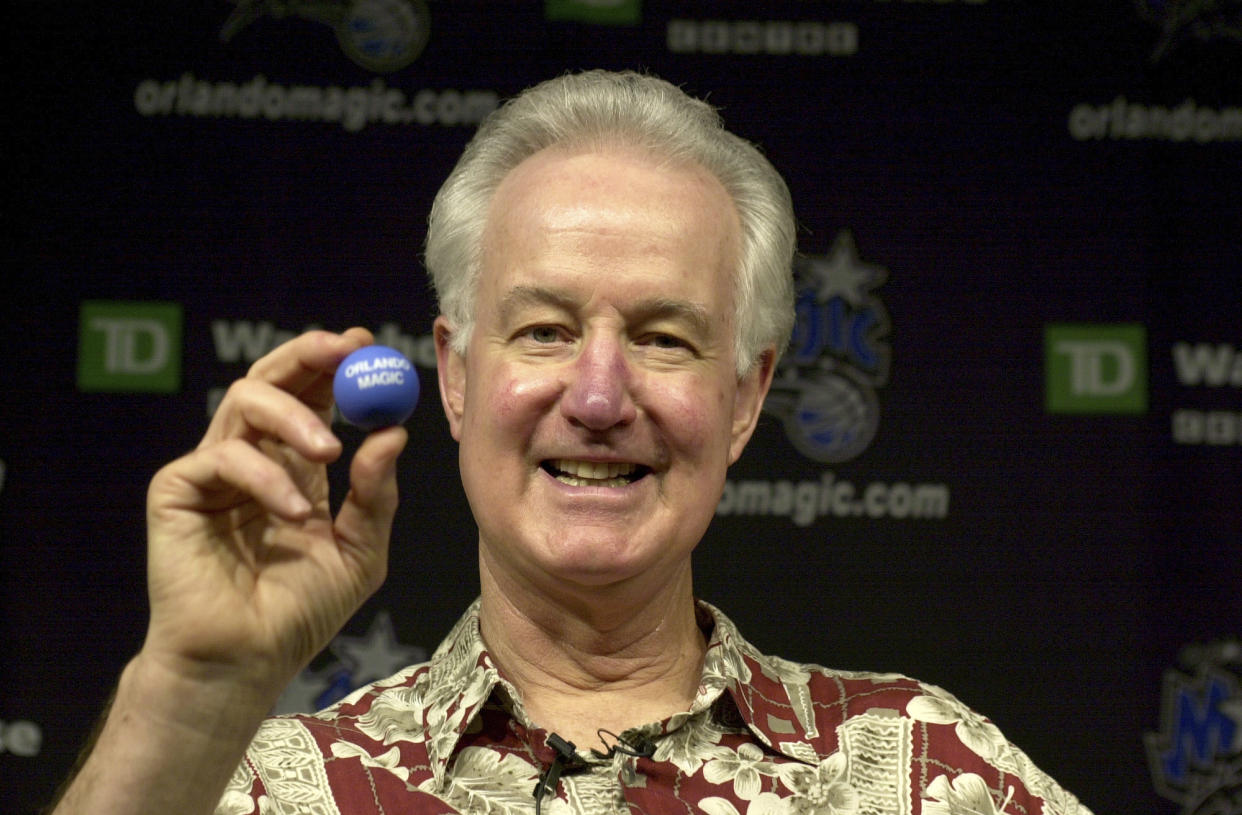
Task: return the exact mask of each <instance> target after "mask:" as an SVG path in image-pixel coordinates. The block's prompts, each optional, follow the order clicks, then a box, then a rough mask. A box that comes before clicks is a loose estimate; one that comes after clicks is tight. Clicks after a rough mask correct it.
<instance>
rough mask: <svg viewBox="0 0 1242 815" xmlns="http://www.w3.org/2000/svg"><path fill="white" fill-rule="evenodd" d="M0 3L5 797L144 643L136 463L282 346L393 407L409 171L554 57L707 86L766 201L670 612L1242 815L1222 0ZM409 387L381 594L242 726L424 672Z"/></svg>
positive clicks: (1131, 804) (1146, 807) (158, 459)
mask: <svg viewBox="0 0 1242 815" xmlns="http://www.w3.org/2000/svg"><path fill="white" fill-rule="evenodd" d="M10 6H11V9H10V11H11V17H12V21H11V24H10V27H9V31H10V33H9V54H10V64H11V70H10V73H9V76H10V79H9V81H8V87H9V95H10V99H11V100H13V102H12V103H11V104H10V105H9V106H8V109H9V122H10V123H9V125H8V126H7V129H8V131H9V136H10V139H9V144H10V147H9V149H8V151H7V153H6V156H5V159H6V160H5V163H6V165H7V168H8V171H9V175H10V182H9V184H8V187H9V190H10V199H9V205H8V207H7V208H6V209H5V222H6V226H7V227H8V228H7V229H6V233H7V234H8V235H9V238H7V239H6V241H7V242H8V245H9V247H10V248H9V251H8V252H7V253H6V260H5V268H6V270H7V271H6V272H5V274H4V275H3V277H4V283H3V284H2V285H3V287H4V292H5V293H4V296H3V300H2V303H3V305H2V306H0V307H2V308H3V315H4V319H3V328H2V330H3V336H4V340H3V351H4V360H5V364H4V365H3V372H2V373H0V377H2V382H3V397H2V404H0V411H2V413H0V420H2V424H0V558H2V560H0V566H2V568H0V581H2V582H0V595H2V597H3V615H2V617H0V632H2V634H3V640H2V641H0V649H2V650H0V671H2V673H0V682H2V691H0V810H2V811H3V812H6V813H9V812H12V813H27V812H33V811H36V810H37V809H38V808H39V807H40V806H41V805H42V803H43V802H45V801H46V800H47V798H48V797H49V796H50V795H51V794H52V792H53V790H54V789H55V788H56V786H57V784H58V782H59V780H60V779H61V778H62V777H63V776H64V775H65V774H66V772H67V771H68V769H69V768H70V766H71V765H72V763H73V761H74V758H75V755H76V754H77V751H78V749H79V747H80V746H81V744H82V743H83V741H84V740H85V739H86V737H87V735H88V733H89V731H90V729H91V727H92V725H93V723H94V721H95V719H96V716H97V714H98V713H99V711H100V709H101V706H102V705H103V704H104V702H105V700H106V698H107V696H108V694H109V692H110V689H111V687H112V685H113V683H114V682H115V680H116V677H117V675H118V673H119V671H120V669H121V667H122V666H123V665H124V663H125V662H126V660H127V659H128V658H129V657H130V656H131V655H132V654H133V653H134V652H135V650H136V649H137V648H138V647H139V646H140V644H141V640H142V636H143V630H144V623H145V616H146V598H145V592H144V575H143V571H144V523H143V502H144V493H145V488H146V483H147V481H148V479H149V478H150V476H151V475H152V474H153V473H154V471H155V470H156V469H157V468H158V467H159V466H160V465H161V464H162V463H163V462H166V461H168V460H169V459H171V458H173V457H175V456H177V455H180V454H181V453H182V452H184V451H185V450H187V449H188V448H190V447H191V446H192V445H194V444H195V442H196V440H197V438H198V436H199V435H200V433H201V432H202V429H203V428H204V427H205V424H206V422H207V419H208V417H209V416H210V414H211V412H212V410H213V408H214V407H215V405H216V404H217V402H218V400H219V399H220V397H221V394H222V392H223V390H224V389H225V388H226V387H227V385H228V383H229V382H230V381H231V380H233V379H234V378H236V377H238V376H240V375H241V374H242V373H243V372H244V371H245V370H246V368H247V366H248V365H249V364H250V363H251V362H253V361H254V360H255V359H256V358H258V357H259V356H261V355H262V354H264V353H265V352H266V351H268V350H269V349H271V348H272V347H273V346H275V345H276V344H277V343H279V342H280V341H281V340H282V339H285V338H288V337H290V336H293V335H295V334H297V333H298V332H301V331H303V330H305V329H307V328H308V327H312V326H322V327H327V328H332V329H343V328H345V327H347V326H350V325H364V326H367V327H369V328H371V329H372V330H373V331H374V332H375V333H376V335H377V336H378V338H379V340H380V341H381V342H383V343H386V344H389V345H393V346H395V347H397V348H399V349H402V350H403V351H405V352H406V354H407V355H408V356H409V357H410V358H411V359H413V360H414V362H415V364H416V365H417V366H419V367H420V368H421V369H422V375H423V380H424V383H425V384H427V385H430V383H431V382H432V381H434V380H433V376H434V371H433V370H432V369H433V367H434V364H435V360H434V356H433V354H432V344H431V338H430V336H429V332H430V326H431V320H432V317H433V316H434V306H433V302H432V299H431V297H430V296H429V287H428V283H427V280H426V277H425V274H424V271H423V269H422V265H421V246H422V242H423V239H424V235H425V223H426V217H427V212H428V208H429V205H430V202H431V199H432V196H433V195H434V192H435V190H436V188H437V187H438V185H439V184H440V182H441V181H442V180H443V178H444V177H445V175H446V173H447V172H448V170H449V168H450V167H451V166H452V163H453V162H454V160H455V159H456V157H457V155H458V153H459V152H460V150H461V148H462V146H463V145H464V144H465V142H466V140H467V139H468V138H469V137H470V135H471V133H472V132H473V130H474V128H475V126H476V125H477V124H478V122H479V121H480V120H481V119H482V118H483V117H484V116H486V115H487V113H488V112H489V111H491V110H492V109H493V108H495V107H496V105H497V104H499V103H500V102H501V101H502V100H503V99H505V98H506V97H507V96H509V95H511V94H512V93H514V92H516V91H518V90H519V89H521V88H522V87H525V86H526V85H529V84H532V83H533V82H535V81H538V80H540V79H543V78H547V77H549V76H553V75H556V74H558V73H561V72H563V71H565V70H570V69H577V68H585V67H604V68H635V69H642V70H648V71H651V72H653V73H656V74H659V75H661V76H663V77H665V78H667V79H669V80H671V81H673V82H675V83H677V84H680V85H682V86H684V87H685V88H686V89H687V90H688V91H690V92H691V93H693V94H695V95H699V96H703V97H706V98H707V99H708V100H709V101H711V102H712V103H713V104H715V105H717V106H718V107H720V108H721V109H722V111H723V114H724V116H725V118H726V120H727V122H728V123H729V124H730V126H731V127H732V129H734V130H735V131H736V132H738V133H740V134H741V135H743V136H745V137H747V138H749V139H751V140H753V141H755V142H758V143H759V144H761V145H762V146H763V149H764V150H765V151H766V153H767V154H768V155H769V156H770V157H771V159H772V161H773V162H774V163H775V164H776V165H777V167H779V168H780V169H781V170H782V171H783V172H784V173H785V175H786V177H787V178H788V180H789V184H790V187H791V189H792V192H793V198H794V202H795V206H796V209H797V212H798V216H799V220H800V225H801V235H800V246H801V251H802V254H801V256H800V258H799V260H798V262H797V264H796V269H795V272H796V274H797V276H798V281H799V292H800V294H799V300H798V320H799V321H798V326H797V330H796V332H795V336H794V340H793V344H792V346H791V348H790V350H789V353H788V354H787V356H786V358H785V360H784V362H783V363H782V366H781V368H780V371H779V373H778V376H777V378H776V384H775V386H774V387H773V392H772V396H771V398H770V400H769V403H768V405H767V407H766V409H765V416H764V419H763V421H762V423H761V425H760V427H759V430H758V432H757V434H756V437H755V439H754V442H753V443H752V445H751V447H750V449H749V450H748V451H747V453H746V454H745V456H744V457H743V459H742V461H741V462H739V463H738V464H737V465H736V467H735V468H734V470H733V471H732V472H731V476H730V478H729V481H728V484H727V486H726V488H725V491H724V495H723V497H722V499H721V502H720V506H719V509H718V512H717V516H718V517H717V519H716V522H715V524H714V525H713V527H712V529H711V530H710V532H709V534H708V537H707V539H706V540H705V541H704V543H703V545H702V546H701V549H700V551H699V553H697V554H696V558H697V564H696V568H697V572H698V583H697V591H698V593H699V594H700V595H701V596H702V597H703V598H704V599H707V600H709V601H711V602H713V603H716V604H718V605H720V606H722V607H723V608H724V609H725V610H726V611H727V613H729V614H730V615H731V616H732V617H733V618H734V619H735V620H736V621H737V622H738V623H739V625H740V626H741V628H742V630H743V631H744V632H746V633H747V634H748V635H749V637H750V638H751V639H752V640H753V641H754V642H755V643H756V644H757V645H759V646H760V647H761V648H763V649H765V650H767V651H769V652H775V653H779V654H781V655H783V656H786V657H789V658H792V659H798V660H802V661H815V662H819V663H822V664H827V665H830V666H833V667H838V668H857V669H870V670H884V671H900V672H903V673H907V674H911V675H914V676H917V677H919V678H920V679H923V680H925V681H928V682H932V683H935V684H938V685H942V686H944V687H946V688H948V689H950V690H952V691H953V692H954V693H955V694H957V695H958V696H959V697H961V698H962V699H963V700H964V701H965V702H966V703H968V704H970V705H971V706H973V707H975V708H976V709H978V710H980V711H982V712H983V713H985V714H987V715H988V716H989V717H991V718H992V719H993V720H994V721H996V722H997V723H998V724H999V726H1000V727H1001V729H1002V730H1003V731H1004V732H1005V733H1006V734H1007V735H1008V736H1009V737H1010V738H1011V739H1012V740H1013V741H1014V742H1016V743H1017V744H1019V745H1020V746H1021V747H1023V748H1024V749H1025V750H1026V751H1027V752H1028V753H1029V754H1030V755H1031V756H1032V758H1033V759H1034V761H1035V762H1036V763H1037V764H1038V765H1040V766H1041V767H1042V768H1044V769H1046V770H1047V771H1048V772H1049V773H1051V774H1052V775H1053V776H1054V777H1056V778H1057V779H1059V780H1060V781H1061V782H1062V783H1064V784H1065V785H1066V786H1067V787H1069V788H1070V789H1072V790H1073V791H1075V792H1076V793H1077V794H1078V795H1079V796H1080V797H1081V798H1082V799H1083V800H1084V801H1085V802H1086V803H1088V804H1089V805H1091V806H1092V807H1093V808H1095V809H1096V810H1097V811H1099V812H1126V813H1164V814H1166V815H1171V814H1172V813H1187V814H1189V813H1199V814H1200V815H1208V814H1209V813H1210V814H1213V815H1219V813H1239V812H1242V690H1240V689H1239V688H1240V684H1242V645H1240V644H1239V637H1240V636H1242V507H1240V506H1239V504H1240V494H1242V257H1240V249H1242V4H1239V3H1238V2H1237V0H1210V1H1207V2H1204V1H1202V0H1195V2H1191V1H1190V0H1163V1H1162V2H1157V0H1107V1H1106V0H1079V2H1066V3H1035V2H1017V0H779V1H778V0H773V2H764V3H754V2H742V0H734V1H732V2H729V1H727V0H696V1H695V2H691V1H690V0H684V1H683V2H672V0H670V1H669V2H660V0H646V2H640V0H523V2H518V0H506V1H505V2H494V1H493V0H452V1H451V2H450V0H320V1H316V2H312V1H311V0H235V2H228V1H227V0H208V1H207V2H198V3H188V2H171V3H168V2H165V3H138V4H132V3H131V4H128V5H123V6H118V5H116V4H99V3H96V4H85V3H64V2H45V1H41V2H33V0H19V1H18V2H16V3H13V4H10ZM428 396H429V397H430V398H424V399H423V400H422V403H421V404H420V405H419V406H418V408H417V411H416V412H415V414H414V416H413V418H412V419H411V420H410V423H409V426H410V429H411V432H412V434H413V435H412V443H411V446H410V449H409V451H408V452H407V453H406V454H405V456H404V459H403V465H402V466H403V469H402V474H401V477H402V488H403V502H402V505H401V509H400V511H399V515H398V518H397V523H396V532H395V540H394V544H393V555H392V567H391V576H390V577H389V579H388V582H387V584H386V585H385V586H384V588H383V589H382V590H381V591H380V592H379V593H378V594H377V595H376V596H375V597H374V598H373V599H372V600H371V601H370V602H368V603H367V604H366V606H365V607H364V608H363V609H362V610H361V611H360V612H359V614H358V615H357V616H356V617H355V618H354V619H353V620H352V621H351V622H350V623H349V624H348V625H347V626H346V628H345V629H344V630H343V631H342V632H341V634H340V636H339V637H337V639H336V640H335V641H334V642H333V643H332V645H331V647H330V648H329V649H328V650H327V651H325V652H324V653H323V654H322V655H321V656H320V657H318V658H317V659H316V660H315V661H314V662H313V663H312V664H311V665H310V667H308V668H307V670H306V671H305V672H303V673H302V674H301V675H300V676H299V677H298V678H297V680H296V681H295V682H294V684H293V685H292V686H291V687H290V688H289V689H288V691H287V692H286V694H285V696H284V697H283V698H282V700H281V703H280V709H281V710H308V709H311V708H314V707H316V706H319V705H322V704H325V703H328V702H331V701H333V700H335V699H337V698H339V697H340V696H341V695H343V694H344V693H346V692H348V691H349V690H350V689H352V688H354V687H356V686H358V685H360V684H361V683H363V682H366V681H368V680H371V679H374V678H377V677H380V676H384V675H387V674H388V673H389V672H391V671H393V670H395V669H397V668H399V667H401V666H403V665H405V664H407V663H409V662H412V661H415V660H419V659H421V658H422V657H423V656H424V655H425V654H426V653H427V652H428V651H429V650H430V649H432V648H434V646H435V645H436V643H438V642H439V640H440V638H441V637H442V635H443V634H444V633H445V632H446V631H447V629H448V627H449V626H450V624H451V623H452V622H453V621H454V620H455V619H456V617H457V616H458V615H459V614H460V613H461V612H462V610H463V609H464V608H465V606H466V605H467V603H469V602H470V600H471V599H472V598H473V596H474V593H475V591H476V590H477V578H476V576H475V569H476V566H475V556H474V549H473V539H474V535H475V531H474V527H473V523H472V521H471V518H470V515H469V512H468V509H467V506H466V503H465V499H464V497H463V494H462V490H461V487H460V484H459V481H458V478H457V472H456V451H455V448H454V445H453V443H452V441H451V439H450V438H449V435H448V432H447V428H446V425H445V421H444V419H443V416H442V415H441V413H440V408H439V404H438V400H437V399H436V398H434V396H433V395H431V394H428ZM339 432H340V434H341V436H342V437H343V438H344V439H345V441H346V443H347V446H348V447H351V448H352V447H354V446H356V445H357V443H358V441H359V438H360V436H359V434H358V432H357V431H355V430H352V429H351V428H349V427H346V426H344V425H341V426H339ZM338 469H339V468H338ZM335 477H336V482H337V486H338V487H339V486H340V485H341V484H342V480H341V479H342V473H341V472H337V473H336V474H335ZM186 772H190V773H192V772H193V768H190V767H187V768H186Z"/></svg>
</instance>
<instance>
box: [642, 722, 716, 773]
mask: <svg viewBox="0 0 1242 815" xmlns="http://www.w3.org/2000/svg"><path fill="white" fill-rule="evenodd" d="M723 735H724V731H722V730H721V729H720V728H719V727H717V726H716V725H715V724H714V723H713V722H712V721H711V720H710V719H703V720H702V721H699V722H696V723H694V724H693V726H691V725H689V724H687V725H684V726H682V727H678V728H677V729H676V730H674V731H672V732H671V733H669V734H668V735H667V736H664V737H663V738H661V739H660V740H659V742H657V744H658V746H657V747H656V751H655V755H654V756H652V758H653V759H655V760H656V761H669V762H672V763H673V764H675V765H677V769H679V770H681V771H682V772H683V773H685V774H686V775H694V774H695V773H697V772H698V771H699V768H700V767H702V766H703V756H704V755H706V754H707V753H708V752H709V751H710V750H711V749H712V747H714V746H715V745H716V744H718V743H719V742H720V737H721V736H723Z"/></svg>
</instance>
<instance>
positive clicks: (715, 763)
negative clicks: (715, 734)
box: [703, 742, 776, 801]
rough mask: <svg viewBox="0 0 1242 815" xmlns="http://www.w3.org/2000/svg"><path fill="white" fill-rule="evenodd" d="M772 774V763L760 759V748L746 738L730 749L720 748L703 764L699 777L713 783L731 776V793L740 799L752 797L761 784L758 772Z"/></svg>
mask: <svg viewBox="0 0 1242 815" xmlns="http://www.w3.org/2000/svg"><path fill="white" fill-rule="evenodd" d="M764 775H768V776H771V775H776V767H775V766H773V765H772V764H771V763H769V762H767V761H764V760H763V750H762V749H761V748H760V747H759V746H758V745H757V744H751V743H749V742H747V743H746V744H743V745H742V746H740V747H738V748H737V752H736V753H735V752H733V751H732V750H721V751H719V752H718V753H716V755H715V756H714V757H713V758H712V759H710V760H709V761H708V762H707V763H706V764H704V765H703V777H704V778H706V779H707V780H708V781H710V782H712V783H713V784H723V783H725V782H726V781H728V780H729V779H733V794H734V795H736V796H737V797H738V798H741V799H742V800H743V801H753V800H755V798H757V797H758V796H759V793H760V790H761V789H762V788H763V779H762V778H761V777H760V776H764Z"/></svg>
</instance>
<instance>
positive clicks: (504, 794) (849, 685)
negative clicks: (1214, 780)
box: [216, 602, 1090, 815]
mask: <svg viewBox="0 0 1242 815" xmlns="http://www.w3.org/2000/svg"><path fill="white" fill-rule="evenodd" d="M698 614H699V621H700V626H701V627H702V628H703V630H704V631H705V632H707V633H709V640H708V647H707V653H706V656H705V659H704V664H703V670H702V675H701V678H700V683H699V689H698V692H697V693H696V695H695V698H694V701H693V702H692V704H691V706H690V708H689V709H688V710H686V711H683V712H681V713H678V714H676V715H673V716H670V717H669V718H668V719H666V720H664V721H663V722H651V723H648V724H646V725H644V726H642V727H639V728H634V729H632V730H630V731H627V732H626V733H623V734H621V737H622V738H623V739H625V740H626V741H627V742H629V743H631V744H632V743H635V741H636V740H637V738H638V737H639V736H643V737H645V738H647V739H650V740H651V741H652V742H653V743H654V745H655V750H654V753H653V754H652V755H651V756H650V757H641V756H632V755H627V754H626V753H624V752H619V751H618V752H614V753H613V754H612V755H610V756H606V757H602V758H601V757H599V756H593V755H591V754H590V753H589V752H587V751H586V749H585V748H584V750H582V751H580V753H579V756H580V758H581V759H582V761H581V766H579V767H575V768H573V769H571V770H568V771H566V773H565V774H564V775H563V776H562V779H561V781H560V783H559V784H558V785H557V789H556V790H555V794H551V793H550V794H549V795H548V796H547V797H545V798H544V799H543V800H542V801H541V805H540V810H541V813H546V815H569V813H577V812H583V813H592V815H594V814H595V813H600V814H602V813H608V814H609V815H613V813H632V814H633V815H644V814H645V813H660V812H696V811H697V812H705V813H709V815H916V813H918V814H920V815H976V813H981V814H982V815H1090V813H1089V811H1088V810H1087V809H1086V808H1085V807H1082V806H1081V805H1080V804H1079V803H1078V801H1077V799H1075V798H1074V796H1073V795H1071V794H1070V793H1068V792H1066V791H1065V790H1063V789H1062V788H1060V787H1059V786H1058V785H1057V784H1056V783H1055V782H1054V781H1053V780H1052V779H1051V778H1049V777H1048V776H1047V775H1046V774H1044V773H1042V772H1041V771H1040V770H1039V769H1038V768H1036V767H1035V766H1034V764H1032V763H1031V761H1030V759H1029V758H1027V757H1026V756H1025V754H1023V753H1022V752H1021V751H1020V750H1018V749H1017V748H1016V747H1013V746H1012V745H1010V744H1009V743H1008V742H1007V741H1006V740H1005V739H1004V737H1003V736H1002V735H1001V733H1000V731H999V730H998V729H997V728H996V726H995V725H994V724H992V723H991V722H990V721H988V720H987V719H986V718H984V717H982V716H980V715H979V714H977V713H975V712H974V711H972V710H970V709H969V708H967V707H966V706H965V705H963V704H962V703H961V702H959V701H958V700H957V699H955V698H954V697H952V696H951V695H949V694H948V693H946V692H944V691H942V690H940V689H939V688H935V687H932V686H929V685H923V684H920V683H918V682H916V681H914V680H912V679H908V678H906V677H903V676H899V675H894V674H866V673H858V672H848V671H832V670H829V669H826V668H822V667H820V666H816V665H803V664H799V663H794V662H790V661H788V660H783V659H779V658H775V657H770V656H765V655H764V654H761V653H760V652H758V651H757V650H755V648H754V647H753V646H752V645H750V643H748V642H746V640H744V639H743V638H742V637H741V635H740V634H739V633H738V632H737V629H736V628H735V627H734V626H733V624H732V623H731V622H730V621H729V620H728V618H727V617H725V616H724V615H723V614H721V613H720V612H719V611H718V610H716V609H715V608H713V607H711V606H709V605H707V604H706V603H700V604H699V606H698ZM548 735H549V734H548V733H547V732H546V731H544V730H542V729H540V728H539V727H538V726H537V724H535V723H533V722H531V721H529V720H528V717H527V716H526V714H525V712H524V710H523V707H522V704H521V698H520V695H519V694H518V693H517V690H516V689H515V688H514V687H513V685H512V684H511V683H509V682H508V681H507V680H506V679H505V677H504V676H503V674H502V673H501V672H500V671H499V670H498V669H497V668H496V667H495V666H494V665H493V664H492V661H491V657H490V655H489V654H488V653H487V650H486V648H485V647H484V645H483V641H482V637H481V636H480V635H479V627H478V604H477V602H476V604H475V605H473V606H471V608H470V609H469V610H468V611H467V613H466V614H465V615H464V616H463V617H462V619H461V621H460V622H459V623H458V624H457V625H456V626H455V627H454V629H453V631H452V632H450V634H449V636H448V637H447V638H446V639H445V641H444V642H443V643H442V644H441V646H440V647H439V648H438V649H437V650H436V653H435V654H433V655H432V658H431V660H430V661H429V662H428V663H425V664H422V665H416V666H412V667H410V668H407V669H405V670H404V671H401V672H399V673H397V674H396V675H394V676H392V677H390V678H388V679H385V680H381V681H379V682H376V683H374V684H372V685H369V686H367V687H365V688H363V689H361V690H359V691H356V692H355V693H353V694H351V695H350V696H349V697H347V698H346V699H344V700H342V701H341V702H338V703H337V704H336V705H334V706H332V707H330V708H328V709H327V710H324V711H321V712H319V713H317V714H314V715H298V716H284V717H275V718H272V719H269V720H268V721H266V722H265V723H264V724H263V725H262V727H261V728H260V729H259V732H258V734H256V736H255V739H254V742H253V743H252V744H251V747H250V749H249V750H248V751H247V753H246V756H245V758H244V760H243V762H242V764H241V766H239V767H238V770H237V772H236V773H235V774H234V776H233V778H232V780H231V781H230V783H229V785H228V788H227V790H226V791H225V793H224V796H223V797H222V798H221V801H220V804H219V806H218V808H217V810H216V813H217V815H268V813H281V815H284V814H285V813H298V815H303V814H304V813H307V814H310V815H380V813H395V812H401V813H414V814H415V815H421V814H422V813H429V814H432V813H434V814H435V815H439V814H440V813H494V814H495V815H530V813H532V812H533V811H534V806H535V802H534V797H533V792H534V787H535V784H536V782H537V781H538V779H539V778H540V776H541V775H542V774H543V772H544V771H545V769H546V768H547V767H548V766H549V765H550V764H551V762H552V760H553V758H554V756H555V753H554V751H553V750H552V749H551V748H550V747H549V746H548V744H547V741H546V740H547V737H548ZM588 747H589V745H588Z"/></svg>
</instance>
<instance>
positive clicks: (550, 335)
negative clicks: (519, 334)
mask: <svg viewBox="0 0 1242 815" xmlns="http://www.w3.org/2000/svg"><path fill="white" fill-rule="evenodd" d="M527 334H528V336H530V338H531V339H532V340H534V341H535V342H539V343H549V342H556V341H557V340H558V339H560V332H559V331H557V330H556V329H555V328H553V327H552V326H550V325H537V326H535V327H534V328H532V329H530V330H529V331H527Z"/></svg>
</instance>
